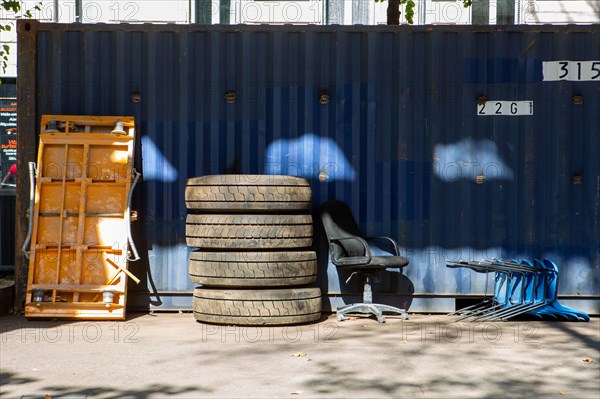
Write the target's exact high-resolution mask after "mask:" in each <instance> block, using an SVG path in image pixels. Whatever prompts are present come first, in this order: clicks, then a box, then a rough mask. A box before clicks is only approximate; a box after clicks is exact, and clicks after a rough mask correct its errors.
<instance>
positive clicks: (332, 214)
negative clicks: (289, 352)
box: [321, 201, 408, 323]
mask: <svg viewBox="0 0 600 399" xmlns="http://www.w3.org/2000/svg"><path fill="white" fill-rule="evenodd" d="M321 220H322V222H323V227H324V228H325V233H326V234H327V240H328V241H329V251H330V254H331V261H332V262H333V264H334V265H336V267H338V268H339V269H340V270H349V271H351V272H352V274H351V275H350V277H348V279H347V280H346V283H348V282H349V281H350V279H351V278H352V277H353V276H354V275H355V274H360V275H362V276H364V279H365V283H364V291H363V303H355V304H352V305H346V306H343V307H341V308H338V309H337V319H338V321H342V320H345V315H346V314H348V313H366V314H373V315H375V316H376V317H377V321H378V322H380V323H385V317H384V316H383V313H384V312H388V313H395V314H399V315H400V316H401V317H402V318H403V319H407V318H408V314H407V313H406V310H405V309H399V308H396V307H394V306H388V305H381V304H375V303H373V294H372V291H371V281H372V280H373V278H374V277H375V276H376V274H377V272H378V271H380V270H382V269H389V268H401V267H404V266H406V265H408V259H406V258H405V257H403V256H400V253H399V251H398V244H396V242H395V241H394V240H392V239H391V238H389V237H363V236H362V234H361V233H360V230H359V228H358V226H357V225H356V222H355V221H354V217H353V216H352V212H351V211H350V208H348V205H346V204H345V203H344V202H341V201H329V202H326V203H324V204H323V205H322V206H321ZM373 240H379V241H385V242H387V244H388V245H390V247H391V248H392V250H393V253H394V254H395V255H390V256H373V255H372V253H371V249H370V247H369V243H368V242H369V241H373Z"/></svg>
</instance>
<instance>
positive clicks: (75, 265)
mask: <svg viewBox="0 0 600 399" xmlns="http://www.w3.org/2000/svg"><path fill="white" fill-rule="evenodd" d="M134 122H135V121H134V118H133V117H129V116H114V117H111V116H102V117H98V116H70V115H44V116H42V119H41V125H40V126H41V132H40V145H39V152H38V163H37V172H36V184H35V202H34V209H33V214H32V217H33V221H32V226H31V245H30V254H29V255H30V258H29V275H28V282H27V295H26V302H25V317H27V318H38V317H43V318H48V317H51V318H74V319H88V320H123V319H125V305H126V298H127V276H129V277H132V278H134V279H135V280H136V281H138V282H139V280H137V278H135V276H133V275H132V274H131V273H130V272H129V271H128V270H127V265H128V247H129V243H130V242H131V241H130V240H129V238H130V234H129V231H130V230H129V223H130V219H131V217H130V210H129V202H130V195H131V190H132V188H133V187H135V181H137V178H136V176H139V175H138V174H137V172H135V170H134V169H133V149H134V139H135V123H134ZM133 252H134V253H135V254H136V255H137V252H135V247H133Z"/></svg>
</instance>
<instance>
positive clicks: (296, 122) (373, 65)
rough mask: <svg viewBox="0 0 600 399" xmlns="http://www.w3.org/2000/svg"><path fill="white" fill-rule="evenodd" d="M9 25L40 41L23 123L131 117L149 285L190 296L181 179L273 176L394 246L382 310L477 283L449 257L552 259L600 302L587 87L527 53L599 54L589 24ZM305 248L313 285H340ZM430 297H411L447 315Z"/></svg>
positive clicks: (598, 178) (599, 118)
mask: <svg viewBox="0 0 600 399" xmlns="http://www.w3.org/2000/svg"><path fill="white" fill-rule="evenodd" d="M20 28H21V29H20V37H21V38H22V39H23V43H24V44H23V45H26V43H30V42H33V43H35V44H34V46H35V55H31V54H30V53H25V51H26V50H24V49H21V48H20V49H19V52H20V56H22V57H23V61H25V60H26V59H33V58H35V63H36V64H37V66H35V65H34V66H30V67H27V66H24V67H23V75H25V76H27V74H26V73H25V72H26V68H35V67H37V69H36V70H35V71H33V72H31V71H30V72H31V78H34V79H35V81H36V86H35V91H36V93H37V97H36V105H35V107H36V108H35V112H34V114H35V118H36V123H39V116H40V115H42V114H51V113H56V114H100V115H134V116H135V117H136V120H137V125H138V132H139V137H140V138H141V140H140V141H139V142H138V151H141V159H140V163H139V165H138V168H139V169H141V170H142V172H143V174H144V181H143V184H142V186H141V193H138V197H137V198H136V200H137V207H138V208H139V209H140V214H141V217H142V222H141V225H139V226H137V229H138V232H137V233H138V234H137V235H138V241H140V242H141V244H140V246H141V247H142V250H144V253H145V254H146V253H147V257H144V258H145V259H144V261H145V262H147V266H144V265H139V266H137V267H138V268H139V273H143V272H144V267H149V270H150V275H151V280H152V281H151V282H149V284H148V285H149V287H151V288H150V289H151V291H152V290H154V289H156V290H158V291H163V292H170V293H172V294H176V293H177V292H187V291H190V290H191V289H192V284H191V283H190V282H188V279H187V265H186V262H187V254H188V249H187V248H186V246H185V237H184V223H185V222H184V220H185V215H186V209H185V204H184V199H183V192H184V187H185V181H186V178H188V177H191V176H199V175H205V174H219V173H226V172H236V173H288V174H294V175H301V176H305V177H308V178H310V179H311V180H312V182H313V189H314V206H315V208H317V207H318V206H319V204H320V203H322V202H323V201H325V200H328V199H333V198H337V199H342V200H344V201H347V202H348V203H349V204H350V205H351V207H352V208H353V210H354V212H355V215H356V217H357V219H358V221H359V224H360V225H361V226H362V228H363V229H364V231H365V233H367V234H369V235H390V236H392V237H395V238H397V239H398V240H399V241H400V243H401V245H402V246H403V248H405V252H406V255H407V256H408V257H409V258H410V260H411V265H410V266H409V267H408V268H406V269H405V273H406V276H407V277H408V279H409V281H407V280H406V279H405V278H403V277H402V276H401V275H398V274H397V273H386V274H385V275H384V279H383V281H382V282H381V284H380V286H379V287H378V290H379V291H380V292H381V291H382V290H383V291H385V292H387V293H389V294H391V295H390V296H389V298H391V299H390V300H394V297H395V296H397V297H400V296H402V295H401V294H407V293H410V292H414V293H416V294H417V297H435V298H440V299H441V298H445V297H449V296H450V297H451V296H452V295H453V294H471V293H481V292H483V291H484V290H485V287H484V286H485V279H484V277H483V276H481V275H474V274H475V273H473V272H469V271H457V270H454V269H447V268H446V267H445V262H444V260H445V259H446V258H481V257H493V256H500V257H506V258H521V257H550V258H552V259H554V260H556V261H557V263H558V264H559V267H560V268H561V281H560V286H559V293H561V294H563V295H569V296H579V297H581V298H584V299H590V300H592V301H591V302H593V303H594V305H593V306H594V307H597V306H598V298H599V295H600V288H599V287H600V238H599V237H600V156H599V155H598V149H599V148H600V112H599V110H600V81H599V80H596V81H552V82H547V81H542V62H543V61H556V60H571V61H590V60H593V61H598V60H600V28H599V26H586V27H574V26H563V27H532V28H531V27H530V28H527V27H525V28H519V27H505V28H500V29H498V28H495V27H494V28H486V27H435V26H434V27H414V28H410V27H408V28H407V27H402V28H388V27H364V26H360V27H313V26H309V27H306V26H305V27H292V26H254V27H251V26H227V27H226V26H209V27H206V26H181V25H179V26H152V25H131V26H128V25H114V26H111V25H58V24H57V25H52V24H37V23H31V25H30V29H29V30H26V29H24V25H23V24H21V26H20ZM21 51H23V53H22V55H21ZM27 57H29V58H27ZM20 63H21V61H20ZM21 78H22V74H21V71H20V72H19V79H21ZM227 91H235V93H236V101H235V103H233V104H229V103H227V102H226V100H225V98H224V94H225V93H226V92H227ZM133 92H139V93H141V97H142V100H141V102H139V103H135V102H132V100H131V94H132V93H133ZM21 93H22V92H21ZM321 94H329V96H330V101H329V103H327V104H321V102H320V101H319V97H320V95H321ZM23 95H24V94H23ZM482 96H483V97H486V98H487V99H488V100H490V101H496V100H505V101H516V100H520V101H533V109H534V114H533V115H531V116H478V115H477V99H478V97H480V98H481V97H482ZM573 96H581V97H582V98H583V103H581V104H575V102H576V101H574V98H573ZM488 104H489V106H490V108H489V109H491V106H492V103H488ZM20 106H21V104H20ZM20 117H21V116H20ZM23 118H25V116H24V117H23ZM36 128H37V125H36ZM19 143H21V141H20V142H19ZM24 145H25V144H24ZM20 162H21V161H20ZM23 162H24V161H23ZM323 171H325V172H326V174H328V176H329V179H328V180H326V181H325V182H320V181H319V179H318V174H319V172H323ZM477 176H480V183H481V176H484V181H483V183H481V184H478V183H477V181H476V179H477ZM576 176H580V178H578V177H576ZM21 200H23V198H21ZM318 247H319V251H320V254H321V255H323V256H322V265H321V270H320V285H321V287H322V288H323V289H326V290H328V292H329V293H330V294H334V293H336V292H340V290H341V289H343V290H344V291H347V290H348V288H347V287H345V286H344V283H343V280H345V276H343V277H339V276H338V275H337V272H336V270H335V268H333V267H332V266H329V268H327V265H326V264H325V261H324V257H325V256H326V252H325V249H324V245H323V243H322V241H320V244H319V245H318ZM340 281H341V282H340ZM340 287H342V288H340ZM349 289H350V291H352V292H355V293H358V292H360V289H361V287H359V286H358V285H357V284H353V285H351V286H350V288H349ZM151 300H152V304H153V306H157V307H163V308H169V307H186V306H189V304H190V303H191V302H190V299H189V298H188V297H178V296H172V297H170V296H168V295H163V296H161V297H160V299H157V298H156V297H152V298H151ZM429 303H433V302H422V304H421V305H418V304H417V305H415V306H416V308H419V306H420V308H422V309H424V310H427V309H429V310H435V309H440V308H444V307H446V306H447V303H446V304H445V305H441V306H439V305H436V304H431V305H428V304H429ZM587 309H588V310H589V307H587ZM596 312H597V309H596Z"/></svg>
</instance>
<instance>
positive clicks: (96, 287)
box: [27, 284, 124, 294]
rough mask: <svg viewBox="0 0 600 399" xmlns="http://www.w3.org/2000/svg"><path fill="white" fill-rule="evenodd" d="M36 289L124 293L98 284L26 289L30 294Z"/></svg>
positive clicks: (38, 285)
mask: <svg viewBox="0 0 600 399" xmlns="http://www.w3.org/2000/svg"><path fill="white" fill-rule="evenodd" d="M36 289H42V290H47V291H50V290H55V291H61V292H89V293H93V292H102V291H106V290H111V291H113V290H114V292H115V293H117V294H123V293H124V291H123V290H120V289H119V288H118V286H115V285H100V284H85V285H78V284H33V285H32V286H31V288H28V289H27V292H32V291H33V290H36Z"/></svg>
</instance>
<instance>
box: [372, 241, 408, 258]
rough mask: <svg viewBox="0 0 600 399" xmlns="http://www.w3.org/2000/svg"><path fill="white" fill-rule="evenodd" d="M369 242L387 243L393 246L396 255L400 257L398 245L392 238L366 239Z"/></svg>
mask: <svg viewBox="0 0 600 399" xmlns="http://www.w3.org/2000/svg"><path fill="white" fill-rule="evenodd" d="M366 238H367V240H368V241H386V242H388V243H391V244H392V248H394V255H396V256H400V251H399V250H398V244H397V243H396V241H395V240H394V239H392V238H390V237H366Z"/></svg>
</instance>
